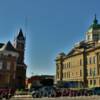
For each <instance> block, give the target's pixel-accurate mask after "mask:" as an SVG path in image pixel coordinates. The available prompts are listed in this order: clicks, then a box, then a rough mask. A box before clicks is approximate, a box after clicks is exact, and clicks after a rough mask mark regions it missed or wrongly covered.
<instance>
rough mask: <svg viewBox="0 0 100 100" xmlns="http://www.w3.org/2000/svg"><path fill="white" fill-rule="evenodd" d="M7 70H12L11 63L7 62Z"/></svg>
mask: <svg viewBox="0 0 100 100" xmlns="http://www.w3.org/2000/svg"><path fill="white" fill-rule="evenodd" d="M7 70H10V62H7Z"/></svg>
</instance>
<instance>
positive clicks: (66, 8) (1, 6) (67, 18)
mask: <svg viewBox="0 0 100 100" xmlns="http://www.w3.org/2000/svg"><path fill="white" fill-rule="evenodd" d="M95 14H96V15H97V19H98V21H99V22H100V0H0V42H1V43H2V42H3V43H6V42H7V41H9V40H10V41H11V42H12V43H13V41H14V38H15V37H16V36H17V34H18V31H19V29H20V28H22V30H23V33H24V35H26V47H25V63H26V64H27V77H30V76H32V75H45V74H48V75H55V73H56V63H55V59H56V57H57V55H58V54H59V53H60V52H64V53H66V54H67V53H68V52H69V51H70V50H71V48H72V47H73V46H74V45H75V43H77V42H79V41H81V40H84V39H85V33H86V31H87V30H88V28H89V26H90V25H91V24H92V22H93V19H94V15H95Z"/></svg>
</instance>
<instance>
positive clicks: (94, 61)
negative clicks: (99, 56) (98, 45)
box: [93, 56, 96, 64]
mask: <svg viewBox="0 0 100 100" xmlns="http://www.w3.org/2000/svg"><path fill="white" fill-rule="evenodd" d="M93 63H94V64H95V63H96V57H95V56H94V57H93Z"/></svg>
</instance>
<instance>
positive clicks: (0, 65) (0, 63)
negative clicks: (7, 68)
mask: <svg viewBox="0 0 100 100" xmlns="http://www.w3.org/2000/svg"><path fill="white" fill-rule="evenodd" d="M2 67H3V63H2V62H1V61H0V69H2Z"/></svg>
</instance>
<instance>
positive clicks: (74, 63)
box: [55, 16, 100, 87]
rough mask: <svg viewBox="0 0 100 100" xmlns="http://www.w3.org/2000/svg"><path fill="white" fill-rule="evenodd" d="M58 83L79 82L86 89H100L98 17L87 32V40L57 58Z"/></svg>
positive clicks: (99, 32)
mask: <svg viewBox="0 0 100 100" xmlns="http://www.w3.org/2000/svg"><path fill="white" fill-rule="evenodd" d="M55 61H56V82H59V81H64V82H70V81H71V82H72V81H73V82H78V83H82V84H83V86H84V87H100V24H98V20H97V19H96V16H95V18H94V21H93V24H92V25H91V26H90V27H89V29H88V31H87V32H86V40H84V41H81V42H79V43H77V44H75V46H74V47H73V49H72V50H70V52H69V53H68V54H65V53H60V54H59V55H58V56H57V57H56V60H55Z"/></svg>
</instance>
